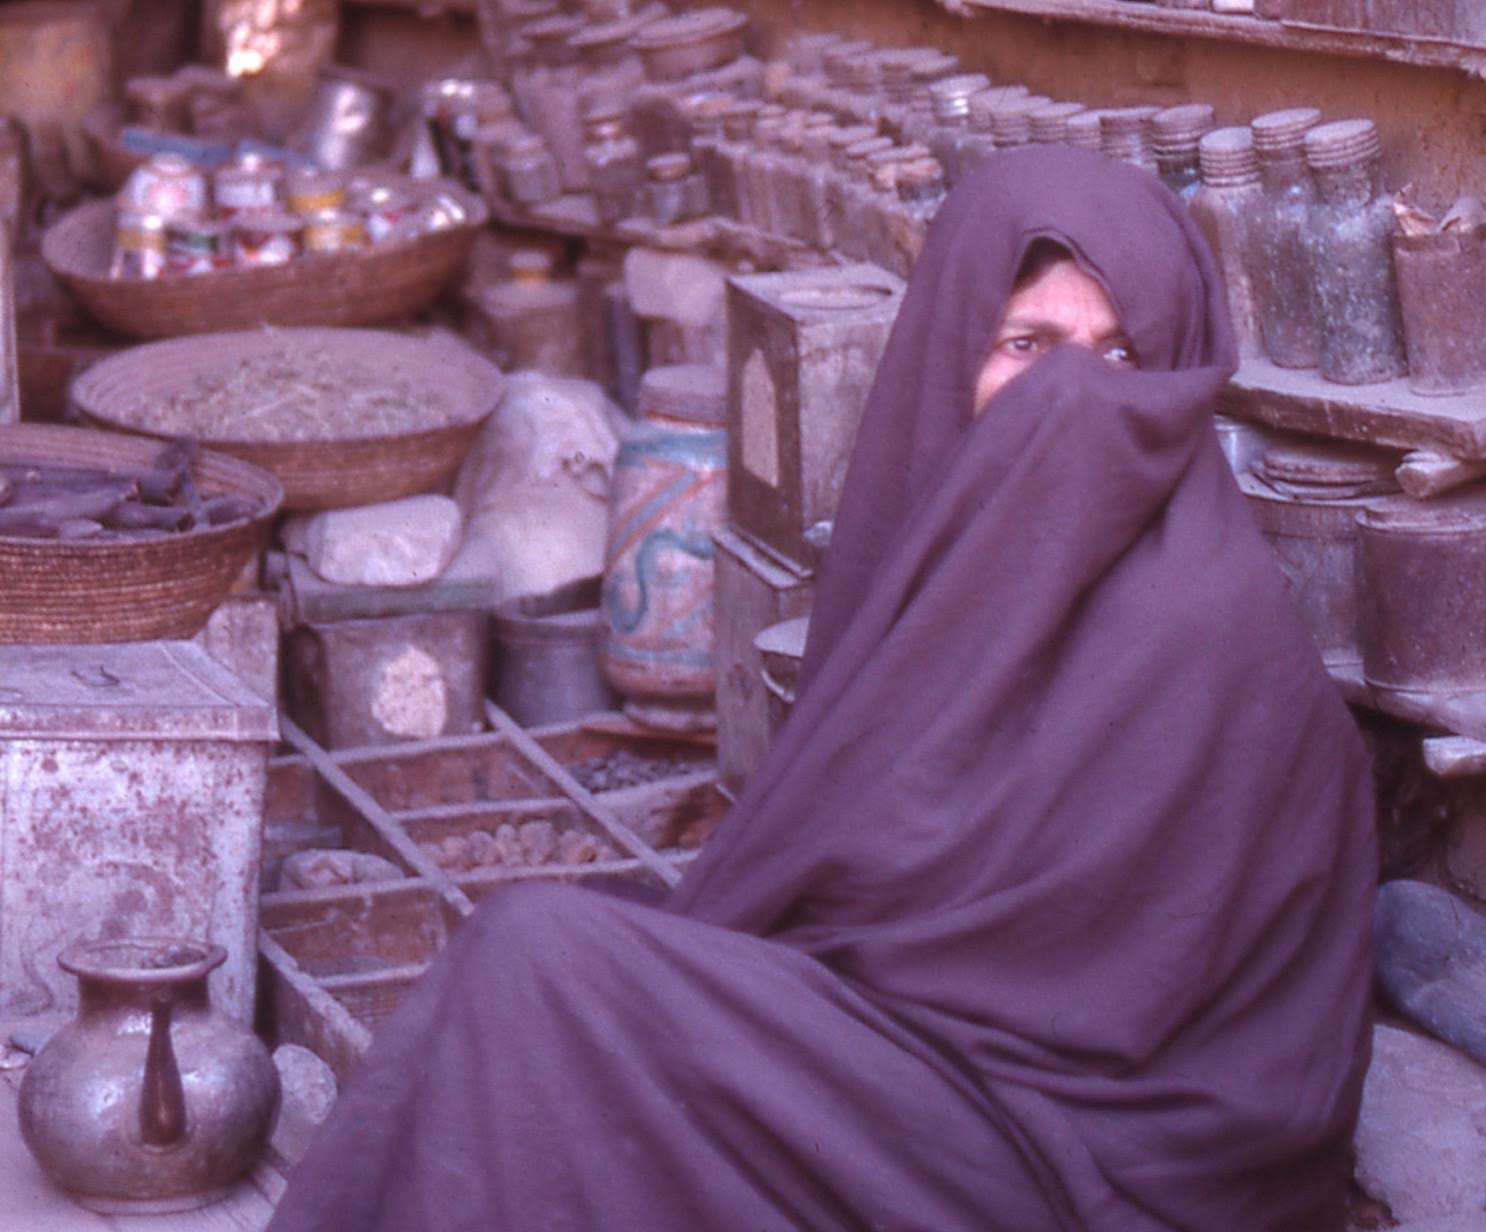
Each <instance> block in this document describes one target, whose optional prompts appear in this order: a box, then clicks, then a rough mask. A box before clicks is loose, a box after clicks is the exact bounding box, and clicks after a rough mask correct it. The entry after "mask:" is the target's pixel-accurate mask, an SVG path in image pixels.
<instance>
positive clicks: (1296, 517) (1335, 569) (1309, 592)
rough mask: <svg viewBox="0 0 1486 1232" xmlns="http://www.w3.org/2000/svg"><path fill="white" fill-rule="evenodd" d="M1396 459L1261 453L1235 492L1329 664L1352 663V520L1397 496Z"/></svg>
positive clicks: (1344, 450) (1292, 450)
mask: <svg viewBox="0 0 1486 1232" xmlns="http://www.w3.org/2000/svg"><path fill="white" fill-rule="evenodd" d="M1396 464H1397V458H1396V457H1395V456H1394V455H1392V454H1387V453H1383V452H1381V451H1378V450H1371V449H1362V448H1356V447H1351V446H1345V445H1298V444H1287V445H1283V446H1275V447H1272V448H1270V449H1268V450H1266V451H1265V452H1264V454H1263V456H1262V457H1261V458H1260V459H1259V460H1258V461H1257V462H1256V463H1255V465H1254V466H1253V468H1252V470H1250V471H1248V472H1247V473H1244V474H1241V475H1240V476H1239V486H1240V488H1241V489H1242V490H1243V493H1244V495H1245V496H1246V497H1247V498H1248V502H1249V508H1250V510H1252V512H1253V514H1254V517H1255V520H1256V521H1257V522H1258V523H1259V530H1260V532H1261V533H1262V534H1263V535H1264V538H1265V539H1266V540H1267V541H1268V543H1269V546H1270V548H1271V549H1273V551H1274V554H1275V558H1276V560H1277V561H1278V563H1279V566H1280V572H1281V573H1283V574H1284V577H1285V583H1286V586H1287V587H1288V589H1289V591H1290V597H1291V599H1292V600H1293V601H1294V603H1295V606H1296V608H1297V609H1298V610H1299V613H1300V616H1301V619H1302V620H1303V621H1304V622H1305V624H1306V627H1307V628H1308V629H1309V630H1310V632H1311V636H1312V637H1313V638H1315V641H1316V647H1317V649H1318V650H1320V652H1321V656H1322V658H1324V659H1326V660H1327V661H1328V662H1335V663H1355V662H1357V661H1358V660H1359V659H1360V658H1361V651H1360V650H1359V649H1358V642H1357V621H1358V618H1357V515H1358V514H1359V513H1360V512H1361V511H1362V510H1364V509H1367V508H1369V507H1371V505H1373V504H1375V503H1376V502H1377V500H1378V499H1379V498H1380V497H1381V496H1383V495H1385V494H1387V493H1390V492H1396V491H1397V490H1398V484H1397V482H1396V481H1395V480H1394V477H1393V470H1394V467H1395V466H1396Z"/></svg>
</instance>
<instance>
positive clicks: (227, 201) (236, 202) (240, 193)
mask: <svg viewBox="0 0 1486 1232" xmlns="http://www.w3.org/2000/svg"><path fill="white" fill-rule="evenodd" d="M212 189H213V193H214V195H215V197H216V201H217V213H218V214H220V215H221V216H222V217H223V218H231V217H233V216H234V215H237V214H251V213H266V212H272V211H274V210H277V209H279V208H280V207H279V178H278V176H277V175H275V174H274V171H273V169H272V168H271V167H269V166H268V165H267V164H266V163H265V162H263V161H262V160H261V159H254V160H253V161H252V162H247V161H246V160H245V161H243V162H238V163H233V164H232V165H231V166H227V167H223V168H222V169H221V170H220V171H218V172H217V174H216V177H215V178H214V179H213V181H212Z"/></svg>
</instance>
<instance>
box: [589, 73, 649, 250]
mask: <svg viewBox="0 0 1486 1232" xmlns="http://www.w3.org/2000/svg"><path fill="white" fill-rule="evenodd" d="M624 116H625V108H624V104H623V103H622V102H620V101H618V100H617V99H599V100H597V101H595V102H593V103H592V104H590V105H589V108H588V110H587V111H586V112H585V113H584V115H583V124H584V129H585V133H586V137H587V140H586V142H585V144H584V147H583V159H584V162H586V163H587V165H588V181H589V185H590V188H591V190H592V192H593V204H594V208H595V209H596V210H597V211H598V216H599V221H600V222H601V223H604V224H605V225H607V226H612V225H613V224H614V223H616V222H619V221H620V220H621V219H623V218H628V217H629V216H630V215H631V214H633V213H634V212H635V205H636V199H637V198H638V196H639V194H640V190H641V188H642V186H643V185H644V180H645V172H644V166H643V164H642V163H641V161H640V146H639V144H638V143H637V142H636V141H635V139H634V138H633V137H631V136H630V135H629V133H628V132H627V131H626V130H625V119H624Z"/></svg>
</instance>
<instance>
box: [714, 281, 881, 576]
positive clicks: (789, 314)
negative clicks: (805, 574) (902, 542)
mask: <svg viewBox="0 0 1486 1232" xmlns="http://www.w3.org/2000/svg"><path fill="white" fill-rule="evenodd" d="M902 296H903V283H902V281H901V280H900V279H898V278H896V277H894V276H893V275H892V274H889V273H887V272H886V271H885V270H881V269H878V268H877V267H876V266H872V265H852V266H844V267H840V268H836V269H814V270H797V271H793V272H787V273H779V274H750V275H738V276H735V277H733V278H731V279H729V280H728V332H729V338H728V513H729V516H730V517H731V519H732V521H733V522H734V523H736V525H737V526H738V527H739V528H740V529H741V530H742V531H743V532H744V533H746V534H747V535H748V536H750V537H751V538H752V539H753V540H754V541H756V542H757V543H759V544H761V545H762V546H763V547H764V548H765V549H767V550H768V551H771V552H773V553H774V554H776V555H777V556H779V557H780V558H781V559H783V560H785V561H789V562H794V563H795V564H797V565H798V566H800V567H801V568H806V567H808V565H809V562H810V561H811V560H812V559H813V556H812V553H811V551H810V548H809V545H808V542H807V540H806V539H805V534H806V532H807V531H809V530H810V529H811V528H812V527H814V526H816V525H817V524H819V523H821V522H826V521H829V520H830V519H831V518H832V517H834V515H835V512H836V505H837V503H838V502H839V500H840V498H841V485H842V482H843V480H844V479H845V477H846V467H847V463H848V461H849V460H850V457H851V449H852V444H853V442H854V441H855V439H856V430H857V424H858V423H859V422H860V420H861V416H862V408H863V406H864V405H865V404H866V400H867V393H868V391H869V390H870V389H871V387H872V381H873V378H874V376H875V375H876V371H877V361H878V360H879V358H880V357H881V355H882V351H883V347H884V346H885V345H886V344H887V338H888V334H889V332H890V331H891V330H892V326H893V320H894V318H895V317H896V316H897V313H898V304H899V303H900V302H901V300H902Z"/></svg>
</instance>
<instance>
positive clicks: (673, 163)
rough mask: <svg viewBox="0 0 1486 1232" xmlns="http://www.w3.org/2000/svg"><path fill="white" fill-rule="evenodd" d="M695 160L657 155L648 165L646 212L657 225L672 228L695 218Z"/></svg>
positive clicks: (675, 155) (672, 155)
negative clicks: (689, 184) (692, 210)
mask: <svg viewBox="0 0 1486 1232" xmlns="http://www.w3.org/2000/svg"><path fill="white" fill-rule="evenodd" d="M691 174H692V171H691V158H690V157H689V156H688V155H686V154H657V155H656V156H655V157H654V158H651V159H648V160H646V163H645V213H646V216H647V217H648V218H650V220H651V221H652V222H654V223H657V224H658V225H660V226H662V227H668V226H670V225H671V224H672V223H677V222H681V221H682V220H683V219H686V218H690V217H694V215H693V214H691V213H690V212H689V208H690V207H691V206H692V204H693V202H692V200H691V199H689V197H688V191H687V181H688V180H689V179H690V178H691Z"/></svg>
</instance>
